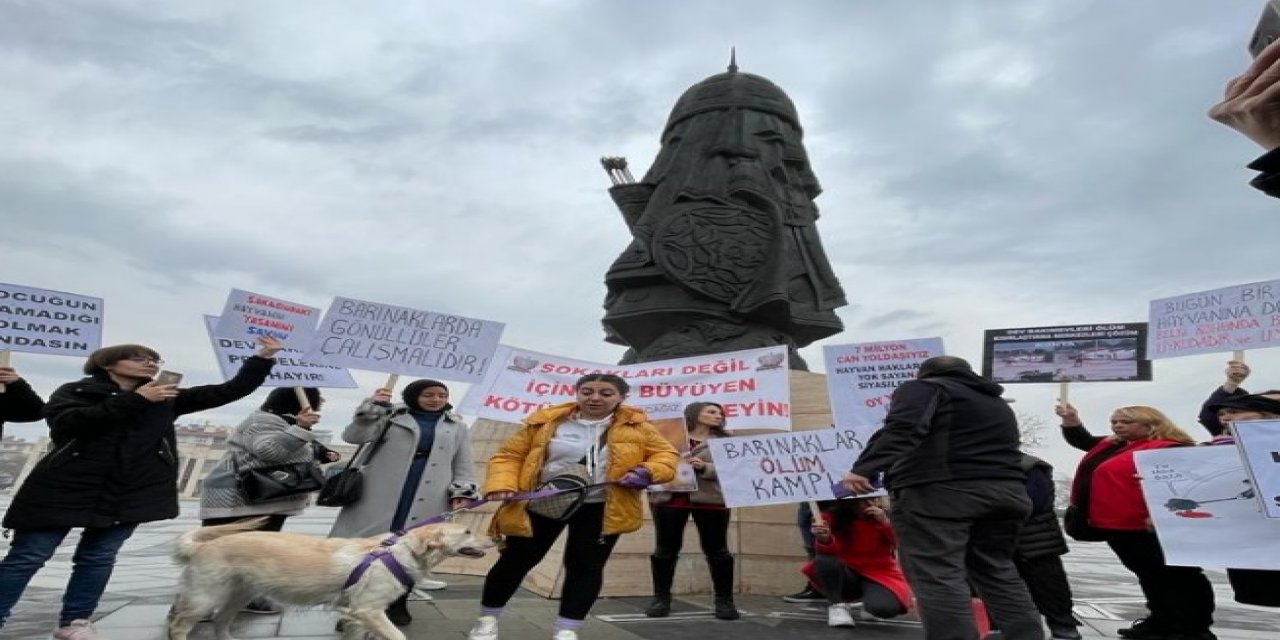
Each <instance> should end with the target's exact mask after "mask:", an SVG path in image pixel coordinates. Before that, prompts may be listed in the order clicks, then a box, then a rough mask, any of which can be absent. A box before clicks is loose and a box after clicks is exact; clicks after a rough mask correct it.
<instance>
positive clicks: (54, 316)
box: [0, 282, 103, 356]
mask: <svg viewBox="0 0 1280 640" xmlns="http://www.w3.org/2000/svg"><path fill="white" fill-rule="evenodd" d="M102 309H103V305H102V298H91V297H89V296H82V295H78V294H75V293H66V292H63V291H51V290H49V289H35V288H32V287H23V286H20V285H16V284H6V283H2V282H0V350H4V351H23V352H26V353H47V354H52V355H58V356H85V355H89V354H90V353H93V352H94V351H95V350H97V349H98V347H100V346H102Z"/></svg>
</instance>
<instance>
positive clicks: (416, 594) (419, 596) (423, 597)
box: [409, 587, 435, 602]
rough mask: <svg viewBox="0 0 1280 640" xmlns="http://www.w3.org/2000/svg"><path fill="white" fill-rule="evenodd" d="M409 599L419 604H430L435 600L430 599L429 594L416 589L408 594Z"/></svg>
mask: <svg viewBox="0 0 1280 640" xmlns="http://www.w3.org/2000/svg"><path fill="white" fill-rule="evenodd" d="M409 599H410V600H417V601H420V602H432V601H434V600H435V598H433V597H431V594H429V593H427V592H426V591H423V590H422V589H420V588H417V587H414V589H413V591H411V592H409Z"/></svg>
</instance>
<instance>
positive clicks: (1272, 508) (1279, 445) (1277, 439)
mask: <svg viewBox="0 0 1280 640" xmlns="http://www.w3.org/2000/svg"><path fill="white" fill-rule="evenodd" d="M1231 432H1232V433H1233V434H1235V437H1236V446H1238V447H1239V448H1240V458H1241V459H1242V460H1244V465H1245V470H1246V471H1248V472H1249V479H1250V480H1251V481H1252V482H1253V488H1254V490H1255V492H1256V493H1257V497H1258V502H1259V503H1261V505H1262V513H1263V514H1264V515H1266V516H1267V517H1268V518H1280V420H1241V421H1239V422H1232V423H1231Z"/></svg>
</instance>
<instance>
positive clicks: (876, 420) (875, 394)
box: [822, 338, 943, 439]
mask: <svg viewBox="0 0 1280 640" xmlns="http://www.w3.org/2000/svg"><path fill="white" fill-rule="evenodd" d="M942 354H943V351H942V338H917V339H912V340H894V341H889V342H863V343H860V344H841V345H832V346H826V347H823V348H822V355H823V357H824V358H825V360H826V363H827V396H828V397H829V398H831V416H832V420H833V421H834V422H835V426H837V427H843V428H849V429H855V430H857V432H858V434H859V435H860V436H861V437H863V438H864V439H865V438H867V437H870V436H871V434H872V433H874V432H875V431H876V430H877V429H879V428H880V425H881V424H882V423H883V422H884V416H885V413H886V412H888V410H889V398H890V396H892V395H893V390H894V389H897V388H898V385H900V384H902V383H903V382H905V381H907V380H911V379H912V378H915V377H916V370H917V369H919V368H920V363H921V362H924V361H925V360H928V359H929V358H932V357H934V356H940V355H942Z"/></svg>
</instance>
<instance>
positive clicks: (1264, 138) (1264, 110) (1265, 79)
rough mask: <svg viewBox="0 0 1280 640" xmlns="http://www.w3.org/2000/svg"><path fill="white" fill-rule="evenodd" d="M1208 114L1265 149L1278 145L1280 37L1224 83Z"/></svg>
mask: <svg viewBox="0 0 1280 640" xmlns="http://www.w3.org/2000/svg"><path fill="white" fill-rule="evenodd" d="M1209 117H1210V118H1213V119H1214V120H1216V121H1218V122H1221V123H1222V124H1225V125H1227V126H1228V127H1231V128H1232V129H1235V130H1236V131H1238V132H1240V133H1241V134H1244V136H1245V137H1246V138H1249V139H1250V140H1252V141H1254V142H1256V143H1258V145H1260V146H1261V147H1262V148H1263V149H1266V150H1268V151H1270V150H1272V149H1275V148H1277V147H1280V40H1278V41H1276V42H1273V43H1271V44H1270V45H1268V46H1267V48H1266V49H1263V50H1262V53H1259V54H1258V57H1257V58H1255V59H1254V61H1253V64H1251V65H1249V68H1248V69H1245V71H1244V73H1242V74H1240V75H1239V76H1238V77H1236V78H1235V79H1233V80H1232V81H1231V82H1230V83H1228V84H1227V90H1226V94H1225V96H1224V99H1223V100H1222V102H1219V103H1218V104H1215V105H1213V107H1212V108H1210V109H1209Z"/></svg>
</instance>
